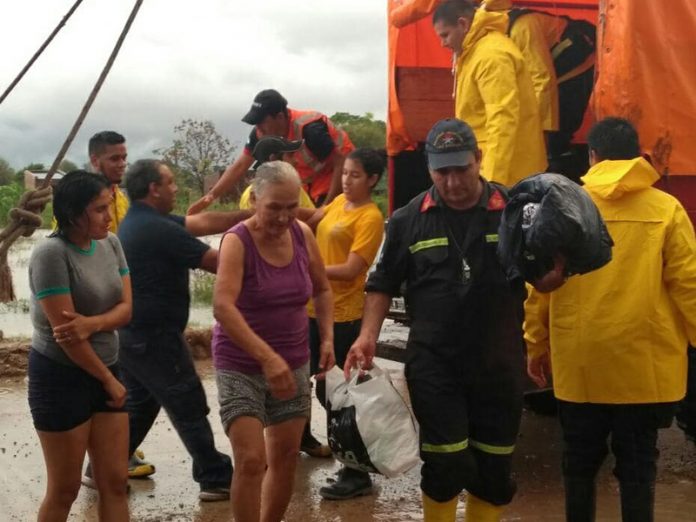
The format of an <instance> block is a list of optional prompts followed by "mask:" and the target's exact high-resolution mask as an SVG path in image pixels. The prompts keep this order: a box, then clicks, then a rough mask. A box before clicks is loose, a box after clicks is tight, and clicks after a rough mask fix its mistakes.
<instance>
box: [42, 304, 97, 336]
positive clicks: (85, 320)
mask: <svg viewBox="0 0 696 522" xmlns="http://www.w3.org/2000/svg"><path fill="white" fill-rule="evenodd" d="M62 315H63V317H66V318H68V319H70V321H68V322H67V323H63V324H61V325H60V326H56V327H55V328H54V329H53V337H54V339H55V340H56V342H58V343H63V344H71V343H76V342H80V341H86V340H87V339H89V338H90V336H91V335H92V334H93V333H95V332H97V331H98V330H99V327H98V326H97V324H96V323H95V322H94V319H93V318H92V317H86V316H84V315H80V314H78V313H77V312H68V311H67V310H63V312H62Z"/></svg>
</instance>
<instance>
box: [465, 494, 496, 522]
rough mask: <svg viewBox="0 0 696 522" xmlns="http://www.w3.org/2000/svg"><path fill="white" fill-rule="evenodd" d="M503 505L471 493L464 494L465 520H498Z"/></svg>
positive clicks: (491, 521) (481, 521) (474, 521)
mask: <svg viewBox="0 0 696 522" xmlns="http://www.w3.org/2000/svg"><path fill="white" fill-rule="evenodd" d="M503 509H505V507H504V506H496V505H493V504H491V503H489V502H486V501H485V500H482V499H480V498H478V497H475V496H474V495H472V494H471V493H467V495H466V519H465V520H466V522H500V517H501V515H502V514H503Z"/></svg>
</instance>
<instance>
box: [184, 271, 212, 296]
mask: <svg viewBox="0 0 696 522" xmlns="http://www.w3.org/2000/svg"><path fill="white" fill-rule="evenodd" d="M214 286H215V274H211V273H208V272H204V271H203V270H194V271H193V273H192V274H191V285H190V287H191V303H192V304H194V305H212V304H213V287H214Z"/></svg>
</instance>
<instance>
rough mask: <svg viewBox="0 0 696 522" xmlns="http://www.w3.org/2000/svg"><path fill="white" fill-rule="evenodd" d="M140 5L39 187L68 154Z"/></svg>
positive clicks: (138, 0)
mask: <svg viewBox="0 0 696 522" xmlns="http://www.w3.org/2000/svg"><path fill="white" fill-rule="evenodd" d="M142 3H143V0H136V2H135V5H134V6H133V10H132V11H131V14H130V16H129V17H128V20H126V25H124V26H123V30H122V31H121V35H120V36H119V37H118V40H117V41H116V45H115V46H114V50H113V51H111V56H109V59H108V60H107V61H106V65H104V69H103V70H102V72H101V74H100V75H99V78H98V79H97V83H96V84H95V85H94V88H93V89H92V92H91V93H90V95H89V98H87V101H86V102H85V106H84V107H82V111H80V115H79V116H78V117H77V120H75V123H74V124H73V127H72V130H71V131H70V134H68V137H67V138H66V139H65V143H63V146H62V147H61V148H60V151H58V155H57V156H56V159H55V160H54V161H53V165H51V168H50V169H48V172H47V173H46V179H44V182H43V184H42V185H41V188H44V187H47V186H49V185H50V183H51V178H52V177H53V174H55V173H56V171H57V170H58V167H59V166H60V162H61V161H63V157H64V156H65V153H66V152H68V149H69V148H70V145H71V144H72V142H73V140H74V139H75V136H76V135H77V131H79V130H80V127H81V126H82V122H83V121H84V120H85V117H86V116H87V113H88V112H89V109H90V108H91V107H92V104H93V103H94V100H95V99H96V97H97V94H98V93H99V89H101V86H102V84H103V83H104V80H106V76H107V75H108V74H109V71H110V70H111V66H112V65H113V64H114V61H115V60H116V57H117V56H118V52H119V51H120V50H121V45H123V41H124V40H125V39H126V35H127V34H128V31H129V30H130V28H131V25H133V20H135V16H136V15H137V14H138V10H139V9H140V6H141V5H142Z"/></svg>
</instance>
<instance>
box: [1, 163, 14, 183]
mask: <svg viewBox="0 0 696 522" xmlns="http://www.w3.org/2000/svg"><path fill="white" fill-rule="evenodd" d="M14 180H15V171H14V169H13V168H12V167H10V164H9V163H8V162H7V160H6V159H5V158H0V185H9V184H10V183H12V182H13V181H14Z"/></svg>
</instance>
